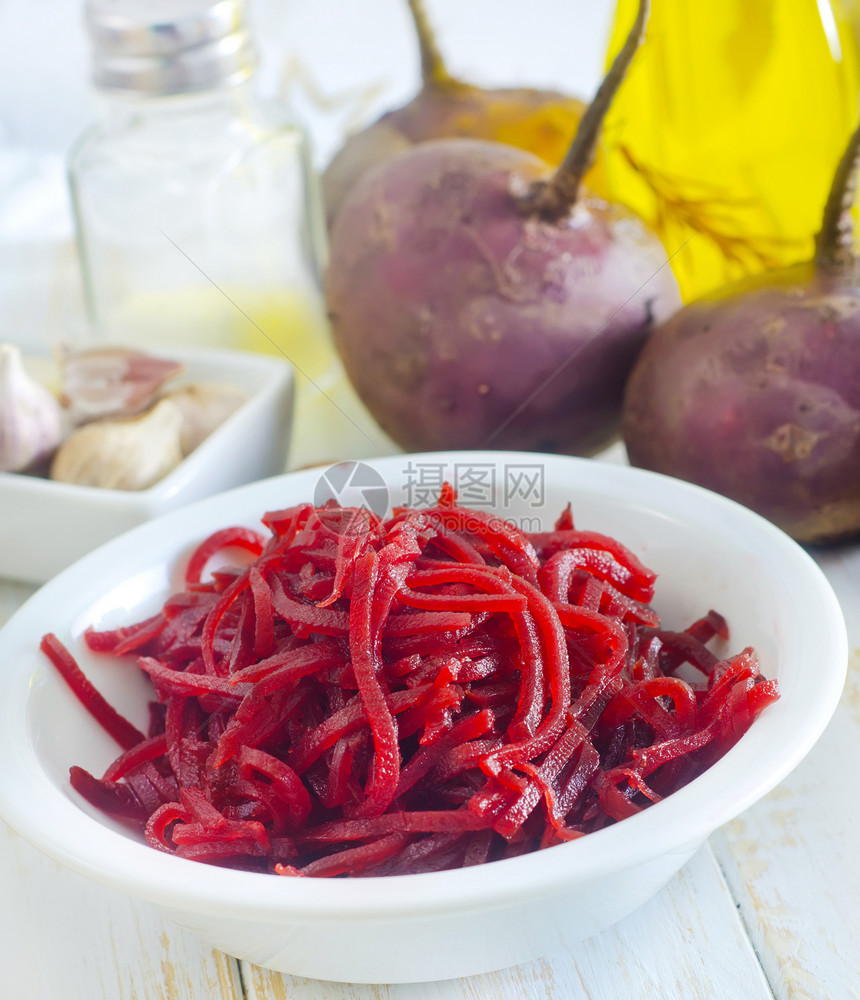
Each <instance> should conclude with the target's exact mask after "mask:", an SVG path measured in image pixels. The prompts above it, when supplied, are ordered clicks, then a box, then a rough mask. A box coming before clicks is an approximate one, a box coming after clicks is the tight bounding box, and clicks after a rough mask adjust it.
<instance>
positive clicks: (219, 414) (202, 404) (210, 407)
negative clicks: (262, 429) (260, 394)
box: [164, 382, 248, 455]
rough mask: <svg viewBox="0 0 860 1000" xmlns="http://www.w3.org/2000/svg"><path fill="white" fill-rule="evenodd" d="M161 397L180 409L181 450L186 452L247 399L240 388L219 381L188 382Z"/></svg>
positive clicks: (191, 449)
mask: <svg viewBox="0 0 860 1000" xmlns="http://www.w3.org/2000/svg"><path fill="white" fill-rule="evenodd" d="M164 398H165V399H169V400H170V401H171V402H172V403H175V404H176V405H177V406H178V407H179V409H180V411H181V412H182V419H183V423H182V451H183V453H184V454H186V455H188V454H190V453H191V452H192V451H194V449H195V448H196V447H197V446H198V445H199V444H200V443H201V442H202V441H204V440H205V439H206V438H207V437H209V435H210V434H211V433H212V431H214V430H215V428H216V427H218V426H220V425H221V424H223V423H224V421H225V420H226V419H227V417H229V416H231V415H232V414H233V413H235V412H236V410H238V409H239V407H240V406H241V405H242V404H243V403H244V402H246V401H247V399H248V397H247V396H246V395H245V393H244V392H242V391H241V390H240V389H237V388H236V387H235V386H232V385H224V384H222V383H220V382H189V383H188V384H187V385H183V386H181V387H180V388H178V389H174V390H173V391H172V392H168V393H166V394H165V397H164Z"/></svg>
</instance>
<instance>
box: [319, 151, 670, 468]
mask: <svg viewBox="0 0 860 1000" xmlns="http://www.w3.org/2000/svg"><path fill="white" fill-rule="evenodd" d="M546 173H547V168H546V165H545V164H543V163H542V162H541V161H540V160H538V159H537V158H536V157H531V156H529V155H528V154H526V153H523V152H521V151H519V150H515V149H513V148H509V147H506V146H502V145H500V144H497V143H481V142H470V141H467V140H452V141H448V142H437V143H427V144H425V145H423V146H420V147H416V148H415V149H414V150H412V151H411V152H409V153H406V154H403V155H402V156H398V157H396V158H395V159H393V160H391V161H390V162H389V163H387V164H384V165H382V166H381V167H379V168H377V169H376V170H374V171H373V172H372V173H371V174H369V175H368V176H367V177H366V178H365V179H364V180H363V181H362V182H361V183H360V185H359V186H358V187H357V188H356V190H355V191H354V192H353V195H352V196H351V197H350V198H349V199H348V201H347V202H346V203H345V205H344V207H343V210H342V212H341V214H340V215H339V217H338V219H337V221H336V225H335V229H334V231H333V234H332V257H331V261H330V266H329V273H328V281H327V288H326V291H327V298H328V304H329V310H330V315H331V319H332V325H333V331H334V337H335V342H336V344H337V347H338V349H339V351H340V353H341V356H342V358H343V360H344V364H345V367H346V370H347V372H348V374H349V376H350V379H351V380H352V382H353V384H354V385H355V387H356V389H357V391H358V393H359V395H360V396H361V398H362V399H363V401H364V402H365V404H366V405H367V406H368V408H369V409H370V411H371V413H373V415H374V416H375V418H376V419H377V420H378V421H379V423H380V425H381V426H382V428H383V429H384V430H385V431H386V432H387V433H388V434H389V435H390V436H391V437H392V438H394V440H395V441H397V442H398V443H399V444H401V445H402V446H403V447H405V448H407V449H412V450H425V449H427V450H434V449H443V448H473V447H475V448H479V447H490V448H522V449H528V450H538V451H553V452H563V453H570V454H589V453H591V452H594V451H596V450H598V449H599V448H601V447H603V446H605V445H606V444H608V443H609V442H610V441H611V440H612V438H613V436H614V435H615V433H616V431H617V423H618V413H619V410H620V404H621V395H622V392H623V386H624V382H625V380H626V377H627V375H628V373H629V371H630V369H631V367H632V365H633V363H634V361H635V359H636V357H637V355H638V353H639V351H640V349H641V347H642V345H643V343H644V341H645V339H646V337H647V336H648V334H649V333H650V331H651V325H652V321H653V320H654V319H655V318H656V319H658V320H659V319H662V318H665V317H666V316H667V315H669V313H670V312H672V311H674V310H675V309H676V308H677V306H678V304H679V299H678V292H677V285H676V284H675V280H674V277H673V276H672V274H671V271H670V270H669V268H668V267H667V266H665V260H666V257H665V251H664V250H663V247H662V245H661V244H660V243H659V241H658V240H657V239H656V237H654V236H652V235H651V234H650V233H649V232H648V231H647V230H646V229H645V227H644V225H643V224H642V223H641V222H640V221H639V220H638V218H636V217H635V216H633V215H631V214H630V213H628V212H626V211H624V210H623V209H621V208H620V207H617V206H610V205H607V204H606V203H604V202H602V201H599V200H597V199H589V198H581V199H580V200H579V201H578V202H577V204H576V205H575V207H574V209H573V211H572V213H571V214H570V215H569V216H567V217H565V218H563V219H561V220H557V219H547V218H545V217H543V216H541V215H539V214H532V213H529V212H525V211H523V209H522V207H521V205H520V201H519V195H520V194H521V193H522V191H523V190H524V189H525V188H527V187H528V186H529V184H530V183H531V182H533V181H538V180H540V179H541V178H543V177H545V176H546Z"/></svg>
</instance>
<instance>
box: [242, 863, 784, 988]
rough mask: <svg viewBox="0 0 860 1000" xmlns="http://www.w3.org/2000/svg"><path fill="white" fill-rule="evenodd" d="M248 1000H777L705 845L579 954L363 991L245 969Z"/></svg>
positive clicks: (558, 955)
mask: <svg viewBox="0 0 860 1000" xmlns="http://www.w3.org/2000/svg"><path fill="white" fill-rule="evenodd" d="M242 976H243V980H244V983H245V988H246V990H247V1000H479V998H480V1000H484V998H486V1000H618V998H619V997H636V998H637V1000H706V998H707V1000H714V998H719V1000H772V996H773V994H772V993H771V990H770V989H769V987H768V985H767V983H766V981H765V979H764V976H763V974H762V971H761V967H760V965H759V963H758V961H757V959H756V956H755V954H754V952H753V950H752V947H751V946H750V942H749V939H748V938H747V937H746V934H745V932H744V929H743V926H742V924H741V922H740V920H739V919H738V915H737V910H736V907H735V903H734V900H733V899H732V897H731V895H730V894H729V892H728V888H727V886H726V883H725V880H724V879H723V877H722V874H721V873H720V871H719V868H718V866H717V864H716V861H715V860H714V857H713V855H712V853H711V851H710V849H709V848H708V847H705V848H703V849H702V850H701V851H699V852H698V854H696V856H695V857H694V858H693V859H692V860H691V861H690V862H689V863H688V864H687V865H686V866H685V867H684V868H683V869H682V871H681V872H679V873H678V875H676V876H675V878H674V879H673V880H672V881H671V882H670V883H669V885H668V886H666V888H665V889H664V890H663V891H662V892H660V893H659V894H658V895H657V896H655V897H654V899H652V900H651V901H650V902H648V903H646V904H645V906H643V907H641V908H640V909H639V910H638V911H637V912H636V913H634V914H632V915H631V916H629V917H628V918H627V919H626V920H623V921H622V922H621V923H619V924H617V925H616V926H615V927H612V928H610V929H608V930H606V931H604V932H603V933H602V934H599V935H597V936H596V937H594V938H592V939H590V940H589V941H585V942H583V943H582V944H580V945H579V946H578V947H577V948H576V949H575V950H571V951H570V952H562V953H556V954H554V955H552V956H551V957H550V958H548V959H545V960H542V961H538V962H532V963H530V964H528V965H522V966H517V967H515V968H513V969H506V970H503V971H501V972H494V973H488V974H487V975H484V976H472V977H470V978H468V979H457V980H450V981H447V982H439V983H413V984H409V985H398V986H363V985H362V986H359V985H351V984H342V983H324V982H316V981H314V980H309V979H302V978H299V977H296V976H287V975H281V974H279V973H273V972H268V971H266V970H263V969H259V968H256V967H254V966H249V965H247V964H244V963H243V966H242Z"/></svg>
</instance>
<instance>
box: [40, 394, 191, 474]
mask: <svg viewBox="0 0 860 1000" xmlns="http://www.w3.org/2000/svg"><path fill="white" fill-rule="evenodd" d="M181 431H182V414H181V413H180V411H179V407H178V406H176V405H175V404H174V403H171V402H170V400H168V399H163V400H162V401H161V402H160V403H158V404H156V405H155V406H154V407H153V408H152V409H151V410H148V411H147V412H146V413H144V414H142V415H141V416H139V417H134V418H133V419H130V420H101V421H99V422H97V423H92V424H85V425H84V426H83V427H79V428H78V429H77V430H76V431H74V432H73V433H72V434H70V435H69V437H68V438H66V440H65V441H64V442H63V444H62V445H61V446H60V449H59V451H58V452H57V454H56V455H55V456H54V461H53V464H52V465H51V478H52V479H56V480H58V481H59V482H63V483H76V484H77V485H79V486H100V487H102V488H103V489H110V490H145V489H147V488H148V487H149V486H152V485H153V484H154V483H157V482H158V481H159V479H162V478H163V477H164V476H166V475H167V473H168V472H170V470H171V469H174V468H176V466H177V465H179V463H180V462H181V461H182V458H183V455H182V448H181V446H180V435H181Z"/></svg>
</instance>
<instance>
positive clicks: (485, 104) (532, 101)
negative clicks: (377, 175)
mask: <svg viewBox="0 0 860 1000" xmlns="http://www.w3.org/2000/svg"><path fill="white" fill-rule="evenodd" d="M584 110H585V105H584V104H583V102H582V101H579V100H577V99H576V98H575V97H567V96H566V95H564V94H560V93H558V92H557V91H552V90H533V89H530V88H510V89H507V88H498V89H493V90H484V89H482V88H480V87H473V86H471V85H470V84H466V83H461V82H460V81H450V82H448V83H445V84H437V85H435V86H432V87H427V86H425V87H424V89H422V90H421V91H420V92H419V93H418V95H417V96H416V97H415V98H414V99H413V100H411V101H410V102H409V103H408V104H406V105H404V106H403V107H402V108H397V109H396V110H394V111H389V112H388V113H387V114H385V115H383V116H382V117H381V118H380V119H379V120H378V121H376V122H374V123H373V124H371V125H369V126H368V127H367V128H365V129H363V130H362V131H361V132H356V133H355V135H352V136H350V137H349V138H348V139H347V140H346V142H345V143H344V144H343V146H342V147H341V149H340V150H339V151H338V152H337V153H336V154H335V156H334V158H333V159H332V161H331V163H329V165H328V167H327V168H326V170H325V173H324V174H323V194H324V197H325V204H326V213H327V216H328V220H329V225H331V223H332V221H333V219H334V217H335V216H336V215H337V213H338V211H339V209H340V206H341V204H342V203H343V199H344V198H345V197H346V195H347V194H348V192H349V191H350V190H351V189H352V188H353V186H354V185H355V184H356V182H357V181H358V179H359V178H360V177H361V176H363V175H364V173H366V172H367V170H369V169H370V168H371V167H373V166H375V165H376V164H377V163H382V162H384V161H385V160H387V159H388V158H389V157H391V156H392V155H394V154H396V153H399V152H402V151H403V150H406V149H408V148H409V147H410V146H413V145H416V144H417V143H421V142H432V141H433V140H436V139H454V138H464V139H485V140H488V141H496V142H503V143H506V144H508V145H511V146H516V147H517V148H519V149H524V150H526V151H528V152H530V153H534V154H535V155H536V156H539V157H540V158H541V159H542V160H544V161H545V162H547V163H549V164H553V165H554V164H557V163H559V162H561V159H562V157H563V156H564V154H565V152H566V150H567V147H568V146H569V145H570V139H571V136H572V135H573V134H574V132H575V131H576V126H577V124H578V123H579V120H580V119H581V118H582V113H583V111H584Z"/></svg>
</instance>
